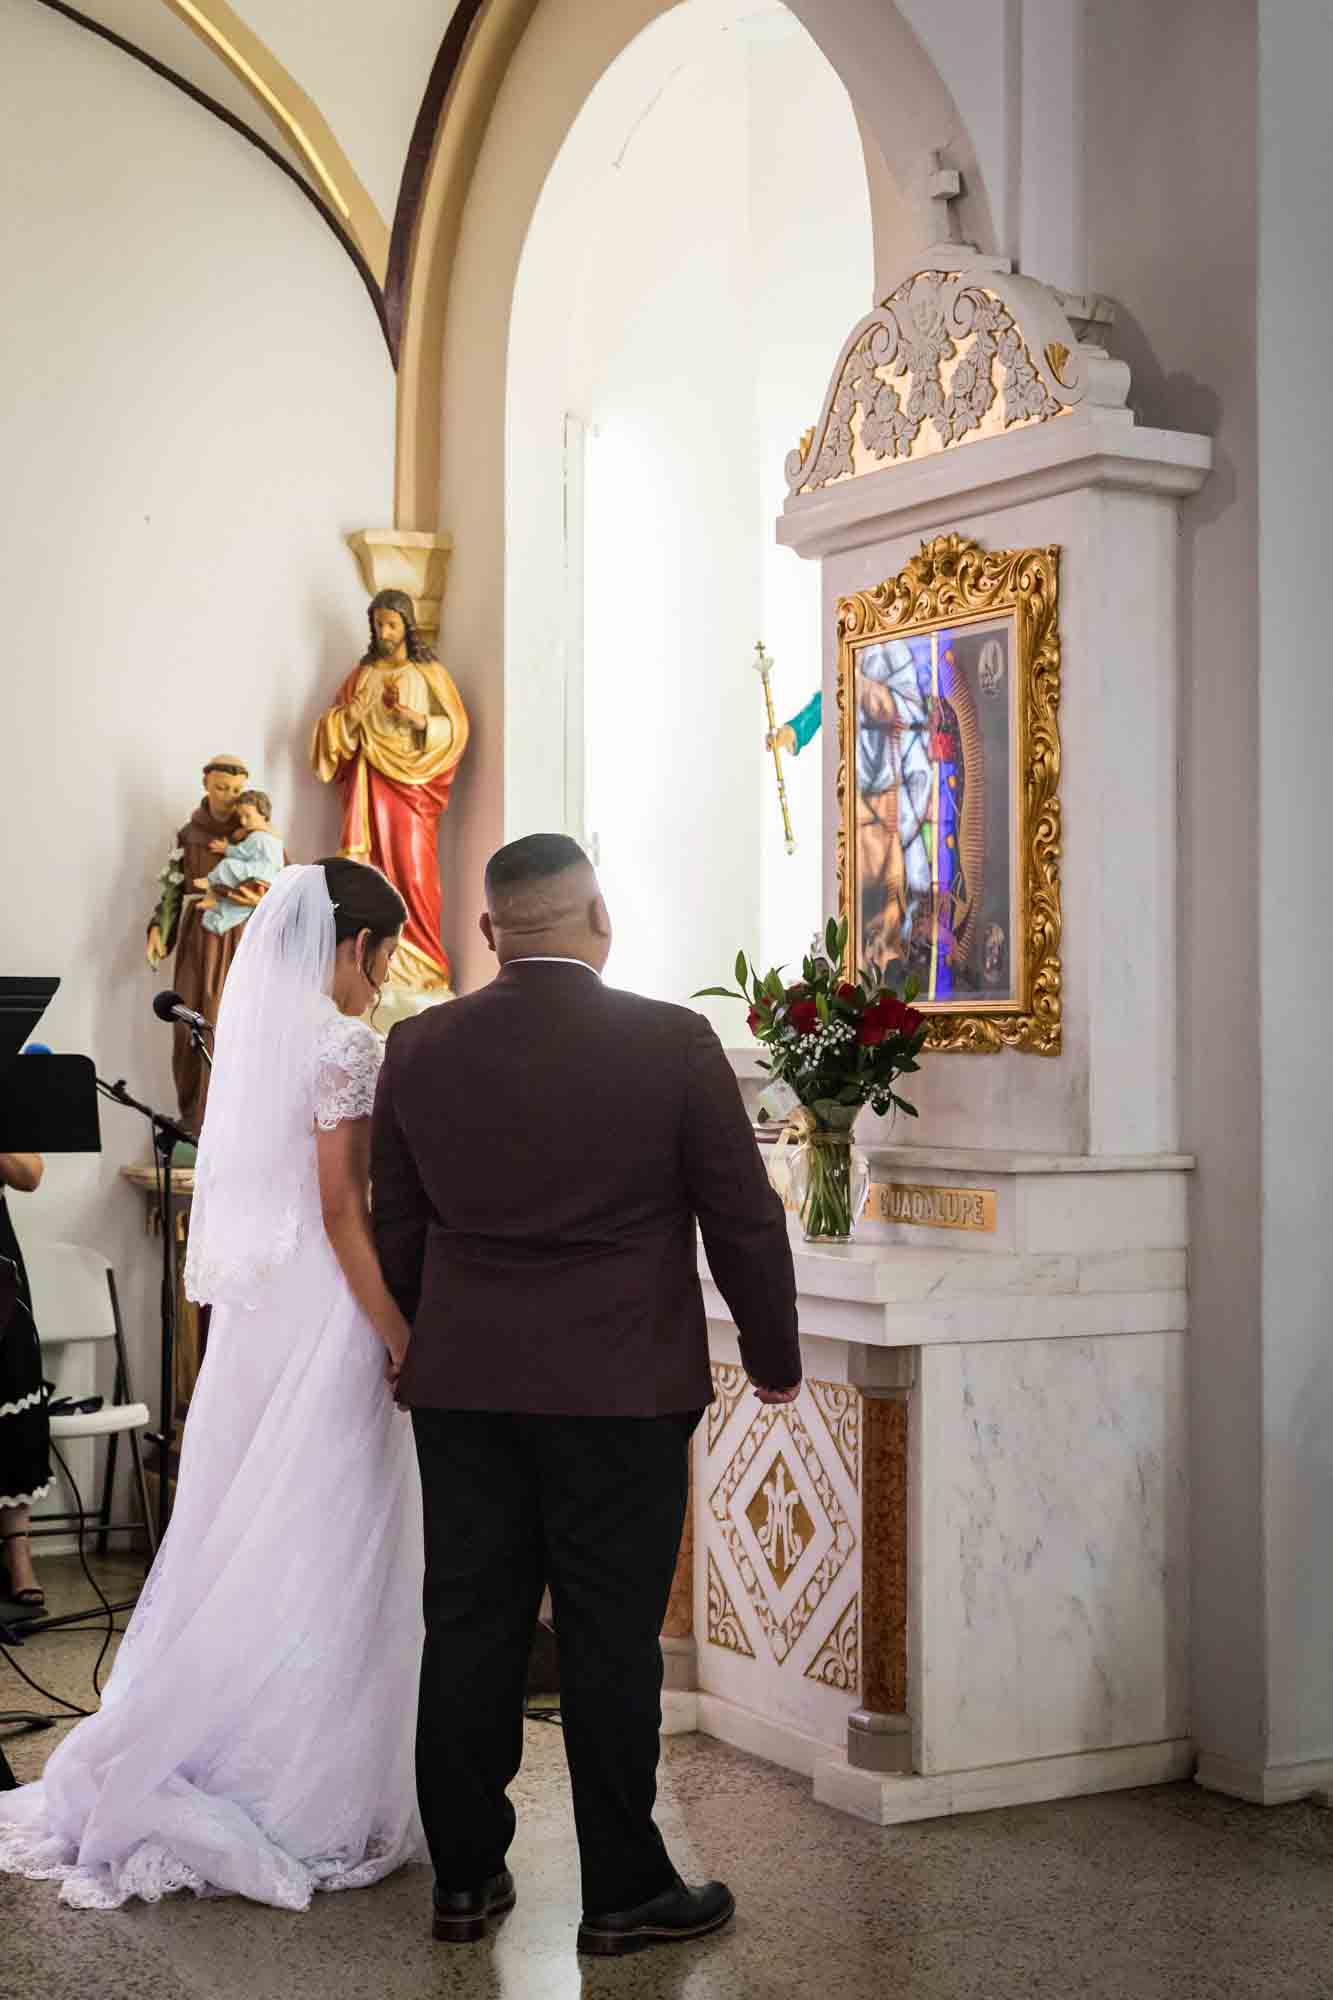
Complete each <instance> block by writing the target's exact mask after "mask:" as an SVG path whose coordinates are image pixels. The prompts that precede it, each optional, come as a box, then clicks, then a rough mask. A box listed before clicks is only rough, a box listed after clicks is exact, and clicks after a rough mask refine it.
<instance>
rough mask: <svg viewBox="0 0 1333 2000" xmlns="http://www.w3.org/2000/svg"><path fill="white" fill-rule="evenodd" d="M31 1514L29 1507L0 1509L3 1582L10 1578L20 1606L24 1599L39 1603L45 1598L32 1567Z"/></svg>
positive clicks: (14, 1595) (1, 1578)
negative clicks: (38, 1601) (29, 1530)
mask: <svg viewBox="0 0 1333 2000" xmlns="http://www.w3.org/2000/svg"><path fill="white" fill-rule="evenodd" d="M31 1518H32V1517H31V1512H30V1510H29V1509H28V1508H27V1507H26V1506H23V1507H0V1563H2V1564H3V1567H2V1568H0V1583H3V1581H4V1579H5V1578H6V1577H8V1580H9V1589H10V1595H11V1597H13V1598H14V1600H15V1601H16V1602H17V1603H22V1602H23V1601H24V1600H25V1598H32V1599H33V1600H34V1601H36V1599H37V1598H39V1597H41V1598H42V1600H43V1602H44V1601H45V1595H44V1593H43V1591H42V1588H41V1585H40V1584H39V1583H38V1581H37V1576H36V1573H35V1571H34V1569H33V1566H32V1543H31V1542H30V1541H29V1539H28V1529H29V1527H30V1526H31Z"/></svg>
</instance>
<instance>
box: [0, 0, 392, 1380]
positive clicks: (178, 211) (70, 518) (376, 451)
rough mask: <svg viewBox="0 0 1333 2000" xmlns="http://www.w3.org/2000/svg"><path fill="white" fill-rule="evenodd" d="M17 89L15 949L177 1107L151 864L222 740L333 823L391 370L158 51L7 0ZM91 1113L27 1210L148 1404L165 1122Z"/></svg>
mask: <svg viewBox="0 0 1333 2000" xmlns="http://www.w3.org/2000/svg"><path fill="white" fill-rule="evenodd" d="M57 75H58V77H59V80H60V88H59V110H60V119H59V133H58V138H57V136H56V133H55V127H54V126H53V124H52V119H51V106H52V95H51V88H50V83H51V78H52V77H53V76H57ZM0 101H3V116H0V182H2V183H3V185H4V187H5V190H6V203H7V215H6V227H5V254H6V273H5V275H6V288H5V290H6V301H5V315H4V322H3V327H2V328H0V343H2V344H3V353H4V364H5V365H4V374H5V384H6V395H5V398H4V403H3V408H2V409H0V458H2V459H3V462H4V464H5V466H6V469H7V472H6V481H5V499H4V527H3V534H2V535H0V544H2V545H3V548H4V556H5V562H4V575H5V596H6V607H5V615H6V621H7V645H6V664H5V669H4V686H3V721H2V722H0V731H2V732H3V745H4V770H5V868H4V871H3V876H2V877H0V934H2V935H3V938H4V962H3V967H2V968H0V969H3V970H4V971H5V972H7V973H19V972H23V973H57V974H59V975H60V976H61V978H62V980H63V982H64V983H63V986H62V989H61V991H60V993H59V994H58V996H57V998H56V1000H55V1003H54V1004H53V1006H52V1007H51V1009H50V1011H49V1013H48V1016H47V1018H46V1020H45V1021H44V1022H43V1024H42V1028H41V1030H40V1033H41V1037H42V1039H43V1040H45V1041H47V1042H49V1043H50V1044H52V1045H53V1046H54V1047H56V1048H58V1049H65V1050H85V1051H87V1052H88V1053H89V1054H91V1055H92V1056H93V1057H94V1058H95V1059H96V1062H97V1065H98V1068H99V1069H100V1071H101V1072H102V1073H103V1075H105V1076H108V1077H112V1078H114V1077H119V1076H124V1077H126V1078H127V1079H128V1080H129V1083H130V1086H131V1088H132V1089H134V1090H135V1091H136V1092H137V1093H138V1094H139V1095H140V1096H142V1097H144V1098H146V1099H148V1100H149V1101H150V1102H153V1103H156V1104H159V1105H162V1106H163V1107H165V1108H167V1109H170V1108H172V1092H171V1084H170V1068H169V1054H170V1036H169V1033H168V1032H167V1030H165V1029H164V1028H162V1027H161V1026H160V1025H159V1024H158V1023H157V1022H156V1021H155V1020H154V1019H153V1018H152V1016H151V1014H150V1012H149V1004H150V1000H151V997H152V993H153V991H154V982H153V980H152V978H151V977H150V975H149V973H148V970H147V968H146V966H145V965H144V962H143V958H142V937H143V930H144V924H145V919H146V915H147V911H148V909H149V907H150V905H151V903H152V900H153V884H154V878H155V876H156V873H157V870H158V868H159V867H160V866H161V864H162V861H163V859H164V856H165V852H166V848H167V845H168V844H169V841H170V838H171V836H172V834H173V833H174V830H175V828H176V827H177V826H178V825H179V824H180V822H181V821H182V820H183V819H184V818H186V817H187V816H188V814H189V812H190V811H191V810H192V808H193V806H194V805H195V803H196V802H197V799H198V797H199V791H200V782H199V773H200V767H201V766H202V764H203V762H204V760H205V759H206V758H207V757H209V756H210V755H212V754H214V753H215V752H217V751H220V750H222V751H225V750H231V751H234V752H236V753H238V754H241V755H244V756H246V757H248V758H249V759H250V760H251V761H252V765H253V770H254V774H255V777H256V779H257V780H259V781H261V782H263V783H264V784H265V786H266V788H267V789H269V790H270V791H271V792H272V794H273V797H274V800H275V806H276V823H277V825H278V827H279V828H280V830H281V831H282V832H283V833H284V834H285V835H286V836H287V838H288V841H289V843H290V846H291V849H292V852H293V854H294V855H295V856H297V857H298V858H307V859H308V858H313V857H314V856H315V855H317V854H318V853H320V852H321V851H327V849H328V848H329V847H330V845H332V844H333V842H334V841H335V840H336V833H337V820H336V816H335V814H334V812H333V809H332V802H331V800H330V798H329V796H328V794H327V793H326V792H325V791H324V789H323V788H322V787H320V786H318V785H317V784H316V783H315V781H314V779H313V778H312V777H311V776H310V775H309V774H308V772H307V771H306V768H305V742H306V739H307V734H308V730H309V727H310V723H311V719H312V717H313V714H314V712H315V709H316V706H317V704H318V703H319V702H320V701H321V700H322V699H325V698H327V696H328V694H329V693H330V692H331V690H332V688H333V686H334V685H335V684H336V682H337V680H338V679H339V678H340V677H341V675H342V674H343V673H344V672H345V671H346V669H347V667H348V666H349V665H350V664H351V661H352V659H353V658H354V657H355V656H356V653H357V651H358V650H359V648H360V646H361V645H362V644H363V642H364V635H365V626H364V604H365V598H364V594H363V592H362V591H361V588H360V584H359V580H358V578H357V574H356V569H355V565H354V564H353V561H352V558H351V556H350V555H349V553H348V552H347V550H346V549H345V548H344V547H343V545H342V542H341V535H342V533H343V532H344V531H346V530H350V529H354V528H358V527H362V526H364V525H366V524H367V523H368V522H376V521H383V520H386V519H387V518H388V510H389V506H390V496H391V487H392V465H391V451H392V438H393V381H392V375H391V372H390V368H389V364H388V360H387V356H386V353H385V348H384V342H383V339H382V337H381V334H380V330H379V327H378V325H377V323H376V320H375V316H374V314H373V312H372V311H371V309H370V306H369V304H368V302H367V299H366V296H365V292H364V290H363V288H362V286H361V283H360V280H359V279H358V277H357V275H356V273H355V271H354V270H353V269H352V266H351V265H350V263H349V262H348V261H347V259H346V258H345V256H344V255H343V252H342V251H341V250H340V249H339V247H338V245H337V243H336V242H335V240H334V239H333V237H332V236H331V235H330V233H329V232H328V231H327V230H326V229H325V227H324V225H323V224H322V222H321V221H320V220H319V218H318V217H317V216H316V215H315V214H314V212H313V211H312V210H311V209H310V207H309V206H308V204H307V203H306V202H305V201H304V200H303V199H302V197H301V196H300V194H299V193H298V192H297V190H296V189H295V188H293V187H292V186H291V185H290V184H289V183H288V182H287V181H286V180H285V179H283V178H282V176H280V175H279V174H277V173H276V172H275V171H274V169H273V168H272V167H271V166H270V165H269V164H268V163H266V162H265V161H264V160H263V159H261V158H260V156H259V155H258V154H257V153H256V152H255V151H254V150H253V149H252V148H251V147H249V146H248V145H247V144H246V143H245V142H244V141H243V140H241V139H239V138H238V137H236V136H235V135H234V134H233V133H230V132H228V131H226V130H225V129H223V128H222V127H221V126H219V125H218V124H217V123H215V122H214V121H213V120H212V119H210V118H209V117H208V116H207V115H206V114H204V113H203V112H201V111H200V110H198V109H197V108H196V107H195V106H193V105H192V104H190V103H189V102H188V101H187V100H186V99H184V98H183V97H181V96H180V95H178V94H177V93H176V92H174V91H172V90H171V89H170V88H168V87H167V86H166V85H164V84H163V83H161V82H159V81H158V80H157V79H155V78H154V77H152V76H151V75H149V74H148V73H147V72H146V71H144V70H143V69H141V68H139V67H137V66H136V65H134V64H133V63H130V62H128V61H127V60H126V59H125V58H124V57H123V56H121V55H119V54H118V53H117V52H116V51H114V50H113V49H111V48H109V47H107V46H106V45H105V44H103V43H100V42H98V41H96V40H94V39H93V38H92V37H91V36H89V35H84V34H79V33H76V32H74V31H72V30H71V29H70V28H69V27H68V26H67V24H65V23H64V22H62V21H60V20H59V19H57V18H56V17H54V16H52V15H51V14H49V13H48V12H46V11H45V10H44V9H41V8H37V7H19V8H12V9H9V10H7V16H6V21H5V62H4V68H3V74H2V76H0ZM169 980H170V970H169V968H168V969H167V970H166V971H165V972H164V973H163V975H162V977H161V979H160V980H159V982H158V984H159V985H166V984H168V983H169ZM103 1135H104V1141H105V1147H106V1150H105V1152H104V1154H103V1155H102V1157H101V1158H100V1159H92V1158H66V1159H57V1160H53V1161H52V1163H51V1167H50V1172H49V1174H48V1178H47V1182H46V1185H45V1186H44V1187H43V1189H42V1191H41V1193H40V1194H39V1195H37V1196H36V1197H34V1198H33V1199H32V1200H31V1201H24V1202H16V1203H15V1208H16V1212H17V1215H16V1219H17V1221H18V1225H19V1227H20V1229H21V1230H23V1231H25V1232H26V1231H31V1232H39V1233H42V1234H45V1235H48V1236H49V1235H62V1236H63V1235H68V1236H73V1237H76V1238H78V1239H80V1240H83V1241H87V1242H90V1243H94V1244H96V1245H97V1246H98V1247H99V1248H100V1249H102V1250H103V1251H104V1252H105V1253H106V1254H107V1255H108V1256H110V1257H111V1258H112V1259H113V1260H114V1262H115V1263H116V1265H117V1267H118V1269H119V1270H120V1272H121V1274H122V1277H123V1278H124V1280H125V1296H126V1304H127V1308H128V1313H129V1320H130V1327H131V1335H132V1342H133V1349H134V1354H135V1357H136V1359H137V1361H138V1363H139V1367H140V1376H139V1386H140V1388H141V1390H143V1391H144V1392H146V1394H147V1395H148V1396H149V1397H150V1399H151V1400H153V1401H154V1402H155V1401H156V1395H155V1388H154V1384H155V1380H156V1373H155V1371H156V1358H155V1357H156V1351H157V1314H156V1300H155V1293H154V1262H153V1249H152V1246H151V1245H150V1244H149V1243H148V1242H147V1241H146V1239H145V1237H144V1233H143V1226H142V1209H141V1205H140V1200H139V1197H138V1196H137V1195H135V1194H133V1193H132V1192H131V1191H130V1190H129V1189H128V1188H126V1187H125V1186H124V1185H123V1184H122V1182H121V1181H120V1178H119V1175H118V1168H119V1167H120V1165H121V1164H122V1163H124V1162H127V1161H137V1160H141V1159H143V1158H144V1157H145V1155H146V1152H147V1147H146V1143H145V1138H144V1134H143V1132H142V1130H141V1129H140V1125H139V1121H138V1120H137V1119H134V1118H132V1117H131V1116H130V1115H129V1114H127V1113H123V1112H119V1111H116V1110H115V1109H114V1108H110V1107H104V1115H103Z"/></svg>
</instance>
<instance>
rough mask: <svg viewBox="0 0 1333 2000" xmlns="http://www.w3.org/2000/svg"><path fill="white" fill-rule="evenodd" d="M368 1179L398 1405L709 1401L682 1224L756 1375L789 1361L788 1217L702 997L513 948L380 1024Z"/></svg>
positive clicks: (700, 1310) (626, 1411)
mask: <svg viewBox="0 0 1333 2000" xmlns="http://www.w3.org/2000/svg"><path fill="white" fill-rule="evenodd" d="M371 1174H372V1180H373V1187H374V1193H373V1210H374V1230H375V1241H376V1243H377V1245H378V1247H379V1254H380V1259H381V1262H382V1264H383V1266H384V1275H385V1277H386V1279H387V1280H388V1284H389V1288H390V1290H391V1291H392V1292H393V1294H394V1297H395V1298H396V1299H397V1301H398V1303H399V1305H400V1306H401V1307H402V1310H403V1312H404V1313H405V1314H406V1316H407V1318H408V1319H409V1320H410V1321H411V1323H412V1327H413V1333H412V1345H411V1348H410V1349H409V1351H408V1357H407V1362H406V1365H405V1367H404V1369H403V1375H402V1382H401V1388H400V1395H401V1398H402V1400H403V1401H404V1402H405V1403H407V1404H408V1405H409V1407H418V1408H421V1407H424V1408H431V1409H461V1410H503V1411H514V1412H520V1413H530V1414H538V1415H549V1416H636V1417H651V1416H662V1415H666V1414H668V1413H669V1412H671V1411H677V1410H697V1409H701V1408H702V1407H703V1406H704V1404H706V1403H709V1402H711V1401H712V1398H713V1384H712V1376H711V1371H710V1368H709V1361H708V1336H707V1327H706V1323H705V1317H704V1305H703V1294H702V1291H701V1289H700V1285H699V1274H698V1261H697V1250H696V1236H695V1224H696V1221H697V1223H698V1226H699V1229H700V1230H701V1231H702V1234H703V1240H704V1247H705V1249H706V1251H707V1253H708V1262H709V1265H710V1267H711V1269H712V1273H713V1276H714V1278H715V1279H716V1281H717V1284H718V1288H719V1290H720V1291H721V1293H722V1295H723V1297H724V1298H725V1299H726V1301H727V1304H728V1305H729V1306H730V1308H731V1313H732V1317H733V1318H734V1319H735V1321H736V1325H737V1328H738V1329H739V1333H740V1344H741V1355H742V1359H743V1360H744V1363H745V1366H746V1368H747V1369H748V1371H749V1373H750V1374H751V1376H752V1377H753V1378H754V1380H755V1381H757V1382H759V1383H761V1384H762V1385H763V1386H765V1387H766V1388H778V1389H780V1388H788V1387H790V1386H791V1385H792V1384H793V1383H795V1382H797V1381H799V1380H800V1375H801V1360H800V1348H799V1345H798V1342H797V1336H796V1286H795V1278H794V1275H793V1271H792V1260H791V1249H790V1246H789V1243H788V1239H787V1226H786V1218H785V1216H784V1213H783V1208H782V1204H781V1202H780V1201H779V1200H778V1197H777V1195H776V1194H774V1192H773V1190H772V1188H771V1187H770V1185H769V1182H768V1176H767V1175H766V1173H765V1172H764V1169H763V1166H762V1164H761V1162H760V1159H759V1151H758V1148H757V1146H756V1145H755V1142H754V1135H753V1133H752V1131H751V1129H750V1124H749V1120H748V1119H747V1117H746V1114H745V1109H744V1106H743V1105H742V1103H741V1097H740V1092H739V1090H738V1089H737V1087H736V1080H735V1077H734V1076H733V1074H732V1071H731V1067H730V1065H729V1064H728V1062H727V1059H726V1057H725V1055H724V1054H723V1052H722V1046H721V1044H720V1043H719V1041H718V1039H717V1037H716V1035H714V1033H713V1031H712V1029H711V1028H710V1027H709V1025H708V1023H707V1022H706V1021H705V1020H704V1019H703V1017H702V1015H699V1014H695V1013H692V1012H690V1011H689V1010H688V1009H687V1008H684V1007H669V1006H666V1005H664V1004H662V1003H661V1002H659V1001H656V1000H644V999H641V998H640V997H639V996H638V995H637V994H633V993H621V992H617V991H615V990H614V989H612V988H610V987H606V986H604V985H603V984H602V982H601V980H600V979H599V978H598V977H597V976H596V974H595V973H594V972H592V971H591V969H590V968H589V967H587V966H584V965H582V964H579V963H578V962H577V961H574V960H560V961H551V960H547V961H543V960H519V961H517V962H513V963H511V964H509V965H508V966H506V967H505V968H504V970H503V971H502V972H501V973H500V975H499V977H498V978H497V979H495V980H494V981H493V982H492V983H491V985H489V986H487V987H484V988H482V990H481V991H480V992H477V993H473V994H469V995H468V996H467V997H466V998H465V999H462V1000H455V1001H452V1002H451V1003H449V1004H448V1005H445V1006H441V1007H433V1008H431V1009H430V1010H429V1011H428V1012H427V1013H425V1014H421V1015H418V1016H417V1017H416V1019H414V1020H411V1021H404V1022H402V1023H400V1024H399V1026H397V1027H396V1028H394V1030H393V1032H392V1033H391V1034H390V1036H389V1045H388V1049H387V1051H386V1054H385V1060H384V1068H383V1071H382V1073H381V1076H380V1085H379V1094H378V1098H377V1100H376V1104H375V1118H374V1126H373V1157H372V1165H371Z"/></svg>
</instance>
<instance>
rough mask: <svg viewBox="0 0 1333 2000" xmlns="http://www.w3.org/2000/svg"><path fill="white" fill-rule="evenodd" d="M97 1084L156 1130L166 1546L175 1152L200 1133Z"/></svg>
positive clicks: (159, 1438) (160, 1518)
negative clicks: (173, 1172) (172, 1165)
mask: <svg viewBox="0 0 1333 2000" xmlns="http://www.w3.org/2000/svg"><path fill="white" fill-rule="evenodd" d="M191 1036H192V1038H193V1040H194V1042H195V1046H196V1047H197V1048H198V1049H199V1050H200V1053H201V1054H202V1055H203V1057H204V1060H205V1061H206V1062H207V1063H208V1064H209V1067H210V1068H211V1067H212V1059H211V1058H210V1057H209V1054H208V1051H207V1049H205V1048H204V1046H203V1042H202V1038H201V1036H200V1034H199V1031H198V1029H191ZM97 1088H98V1090H99V1091H100V1092H101V1093H102V1096H103V1097H105V1098H107V1099H108V1100H109V1102H110V1103H112V1104H119V1105H121V1106H123V1107H124V1109H125V1110H126V1111H137V1112H138V1113H139V1114H140V1116H141V1117H143V1118H146V1119H147V1120H148V1123H149V1126H150V1128H151V1130H152V1134H153V1164H154V1167H155V1170H156V1174H157V1200H158V1219H159V1223H160V1226H161V1232H162V1286H161V1303H160V1311H161V1317H162V1357H161V1358H162V1373H161V1384H160V1387H161V1407H162V1428H161V1430H160V1431H158V1433H157V1434H156V1436H154V1435H153V1434H152V1433H151V1432H150V1433H149V1437H148V1442H149V1443H150V1444H154V1445H156V1446H157V1540H158V1546H159V1547H160V1546H161V1543H162V1537H163V1536H164V1535H165V1534H166V1532H167V1471H168V1460H169V1457H170V1453H171V1445H172V1440H173V1438H174V1437H175V1414H176V1404H175V1381H174V1374H175V1356H176V1232H175V1228H174V1226H173V1225H174V1223H175V1208H174V1202H173V1198H172V1189H171V1155H172V1153H173V1151H174V1150H175V1148H176V1146H177V1145H178V1144H180V1145H186V1146H192V1145H194V1143H195V1140H194V1134H193V1133H192V1132H187V1131H186V1130H185V1128H184V1126H183V1125H178V1124H177V1122H176V1120H175V1119H174V1118H168V1117H166V1116H165V1114H164V1113H162V1112H161V1111H154V1110H153V1108H152V1106H151V1105H150V1104H143V1103H141V1102H140V1100H139V1099H138V1098H137V1097H133V1096H131V1094H130V1092H129V1091H128V1090H127V1089H126V1086H125V1079H124V1078H123V1077H120V1078H118V1079H117V1080H116V1082H115V1083H107V1082H105V1081H104V1080H103V1079H102V1078H101V1077H100V1076H99V1077H98V1079H97Z"/></svg>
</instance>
